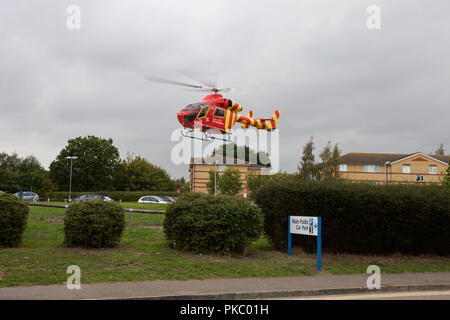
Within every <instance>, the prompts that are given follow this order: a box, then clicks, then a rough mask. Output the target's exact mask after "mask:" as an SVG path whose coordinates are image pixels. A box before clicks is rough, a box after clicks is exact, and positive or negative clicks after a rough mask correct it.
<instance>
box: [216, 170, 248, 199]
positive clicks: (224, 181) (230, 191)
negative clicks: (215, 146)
mask: <svg viewBox="0 0 450 320" xmlns="http://www.w3.org/2000/svg"><path fill="white" fill-rule="evenodd" d="M240 178H241V173H240V172H239V170H238V169H234V168H232V167H228V168H227V169H226V170H225V171H224V173H223V174H222V175H221V176H220V179H218V181H217V186H218V188H219V190H220V193H221V194H226V195H237V194H238V193H239V192H240V191H241V190H242V182H241V180H240Z"/></svg>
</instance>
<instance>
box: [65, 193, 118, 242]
mask: <svg viewBox="0 0 450 320" xmlns="http://www.w3.org/2000/svg"><path fill="white" fill-rule="evenodd" d="M124 228H125V214H124V210H123V208H122V207H121V206H120V205H119V204H117V203H110V202H102V201H86V202H82V203H77V204H74V205H72V206H70V207H69V208H68V209H67V213H66V216H65V218H64V235H65V237H64V244H65V245H66V246H68V247H82V248H105V247H115V246H117V245H118V244H119V242H120V238H121V237H122V233H123V230H124Z"/></svg>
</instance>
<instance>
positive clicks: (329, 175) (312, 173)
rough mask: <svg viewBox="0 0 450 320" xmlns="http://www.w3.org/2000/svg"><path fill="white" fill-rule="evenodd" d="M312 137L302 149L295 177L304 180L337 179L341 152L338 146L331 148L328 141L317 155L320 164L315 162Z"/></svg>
mask: <svg viewBox="0 0 450 320" xmlns="http://www.w3.org/2000/svg"><path fill="white" fill-rule="evenodd" d="M314 149H315V147H314V142H313V137H311V139H310V140H309V141H308V142H307V143H306V145H305V146H304V147H303V155H302V158H301V161H300V164H299V165H298V166H297V168H298V172H297V175H298V176H299V177H300V178H301V179H305V180H324V181H329V180H334V179H337V178H339V157H340V154H341V151H340V150H339V147H338V144H335V145H334V147H332V144H331V141H328V142H327V144H326V145H325V147H324V148H323V150H322V152H321V153H320V154H319V157H320V159H321V160H322V162H321V163H316V162H315V157H314Z"/></svg>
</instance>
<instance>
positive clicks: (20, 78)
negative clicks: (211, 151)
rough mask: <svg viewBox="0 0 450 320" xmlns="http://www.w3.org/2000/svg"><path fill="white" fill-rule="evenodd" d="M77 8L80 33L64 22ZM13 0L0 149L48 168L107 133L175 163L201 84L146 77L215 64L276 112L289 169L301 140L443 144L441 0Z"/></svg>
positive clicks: (381, 146)
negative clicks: (177, 138) (181, 116)
mask: <svg viewBox="0 0 450 320" xmlns="http://www.w3.org/2000/svg"><path fill="white" fill-rule="evenodd" d="M70 4H77V5H79V6H80V7H81V10H82V11H81V12H82V16H81V18H82V28H81V30H79V31H75V30H73V31H70V30H68V29H67V28H66V19H67V16H68V15H67V13H66V8H67V6H68V5H70ZM371 4H372V2H371V1H357V0H352V1H350V0H349V1H339V2H337V1H331V0H330V1H325V0H324V1H301V2H300V1H294V0H291V1H289V0H285V1H256V0H254V1H245V2H244V1H174V0H170V1H145V2H144V1H135V0H130V1H118V0H116V1H104V0H103V1H101V0H99V1H87V0H79V1H58V2H54V1H39V2H37V1H31V0H29V1H25V0H22V1H9V2H6V1H4V2H2V3H1V4H0V57H1V72H0V96H1V98H0V151H7V152H13V151H16V152H18V153H19V154H21V155H27V154H31V153H32V154H34V155H36V156H37V157H38V158H40V159H41V160H42V162H43V164H44V165H45V166H48V165H49V164H50V162H51V161H52V160H53V159H54V157H55V156H56V155H57V154H58V152H59V151H60V150H61V149H62V148H63V147H64V146H65V144H66V142H67V139H69V138H73V137H76V136H80V135H81V136H83V135H87V134H94V135H98V136H102V137H112V138H113V139H114V141H115V144H116V145H117V146H118V148H119V149H120V151H121V155H122V156H123V157H124V156H125V155H126V153H127V152H134V153H136V154H141V155H143V156H145V157H147V158H148V159H149V160H150V161H152V162H154V163H156V164H158V165H160V166H162V167H164V168H166V169H168V171H169V172H170V173H171V175H172V176H173V177H179V176H182V175H184V176H185V177H187V175H188V173H187V166H176V165H174V164H172V163H171V162H170V151H171V148H172V147H173V145H174V143H173V142H171V141H170V135H171V133H172V131H173V130H174V129H176V128H178V127H179V124H178V121H177V119H176V112H177V111H178V110H180V109H181V108H182V107H183V106H184V105H186V104H188V103H190V102H193V101H197V100H199V99H201V98H202V97H203V93H197V92H191V91H185V90H183V89H180V88H177V87H170V86H164V85H162V84H154V83H150V82H148V81H146V80H145V76H146V75H149V74H151V75H155V76H165V77H170V78H175V79H177V80H188V78H186V77H183V76H182V75H180V74H179V73H177V71H183V70H205V71H212V72H217V74H218V76H219V85H222V86H230V87H240V86H241V87H253V88H254V89H255V90H254V91H253V92H252V91H251V92H249V93H248V94H240V93H238V92H236V93H229V94H227V97H229V98H232V99H234V100H236V101H238V102H239V103H240V104H241V105H243V106H244V107H245V110H244V112H246V111H248V109H250V108H252V109H253V110H254V111H255V116H257V117H267V116H269V115H271V114H272V112H273V110H274V108H275V107H277V108H279V110H280V112H281V116H280V121H279V128H280V138H281V139H280V161H281V163H280V164H281V167H282V169H283V170H287V171H294V170H295V169H296V165H297V163H298V161H299V158H300V154H301V148H302V146H303V145H304V144H305V143H306V142H307V140H308V139H309V137H310V136H314V137H315V141H316V144H317V149H321V148H322V147H323V146H324V144H325V143H326V142H327V141H328V140H329V139H331V140H332V141H333V142H334V143H339V144H340V147H341V149H343V151H344V152H358V151H360V152H401V153H407V152H415V151H424V152H430V151H432V150H435V149H436V148H437V147H438V145H439V144H440V143H441V142H443V143H444V144H445V146H447V149H449V150H450V140H449V136H450V135H449V131H450V130H449V129H448V119H449V118H450V109H449V108H448V101H449V100H450V99H449V98H450V93H449V90H448V89H447V84H448V83H449V82H450V81H449V80H450V65H449V63H450V62H449V60H448V56H449V54H450V45H449V44H448V37H449V31H448V30H450V22H449V21H448V19H447V12H448V9H450V5H449V4H448V2H447V1H444V0H442V1H433V3H430V2H427V1H424V0H415V1H405V0H403V1H395V2H394V1H386V0H383V1H378V5H379V6H380V7H381V10H382V28H381V30H379V31H370V30H367V28H366V25H365V24H366V19H367V13H366V8H367V7H368V6H369V5H371Z"/></svg>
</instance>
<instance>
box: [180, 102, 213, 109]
mask: <svg viewBox="0 0 450 320" xmlns="http://www.w3.org/2000/svg"><path fill="white" fill-rule="evenodd" d="M206 104H208V103H207V102H204V101H200V102H194V103H191V104H189V105H187V107H186V108H184V109H183V111H200V109H201V108H202V107H203V106H204V105H206Z"/></svg>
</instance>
